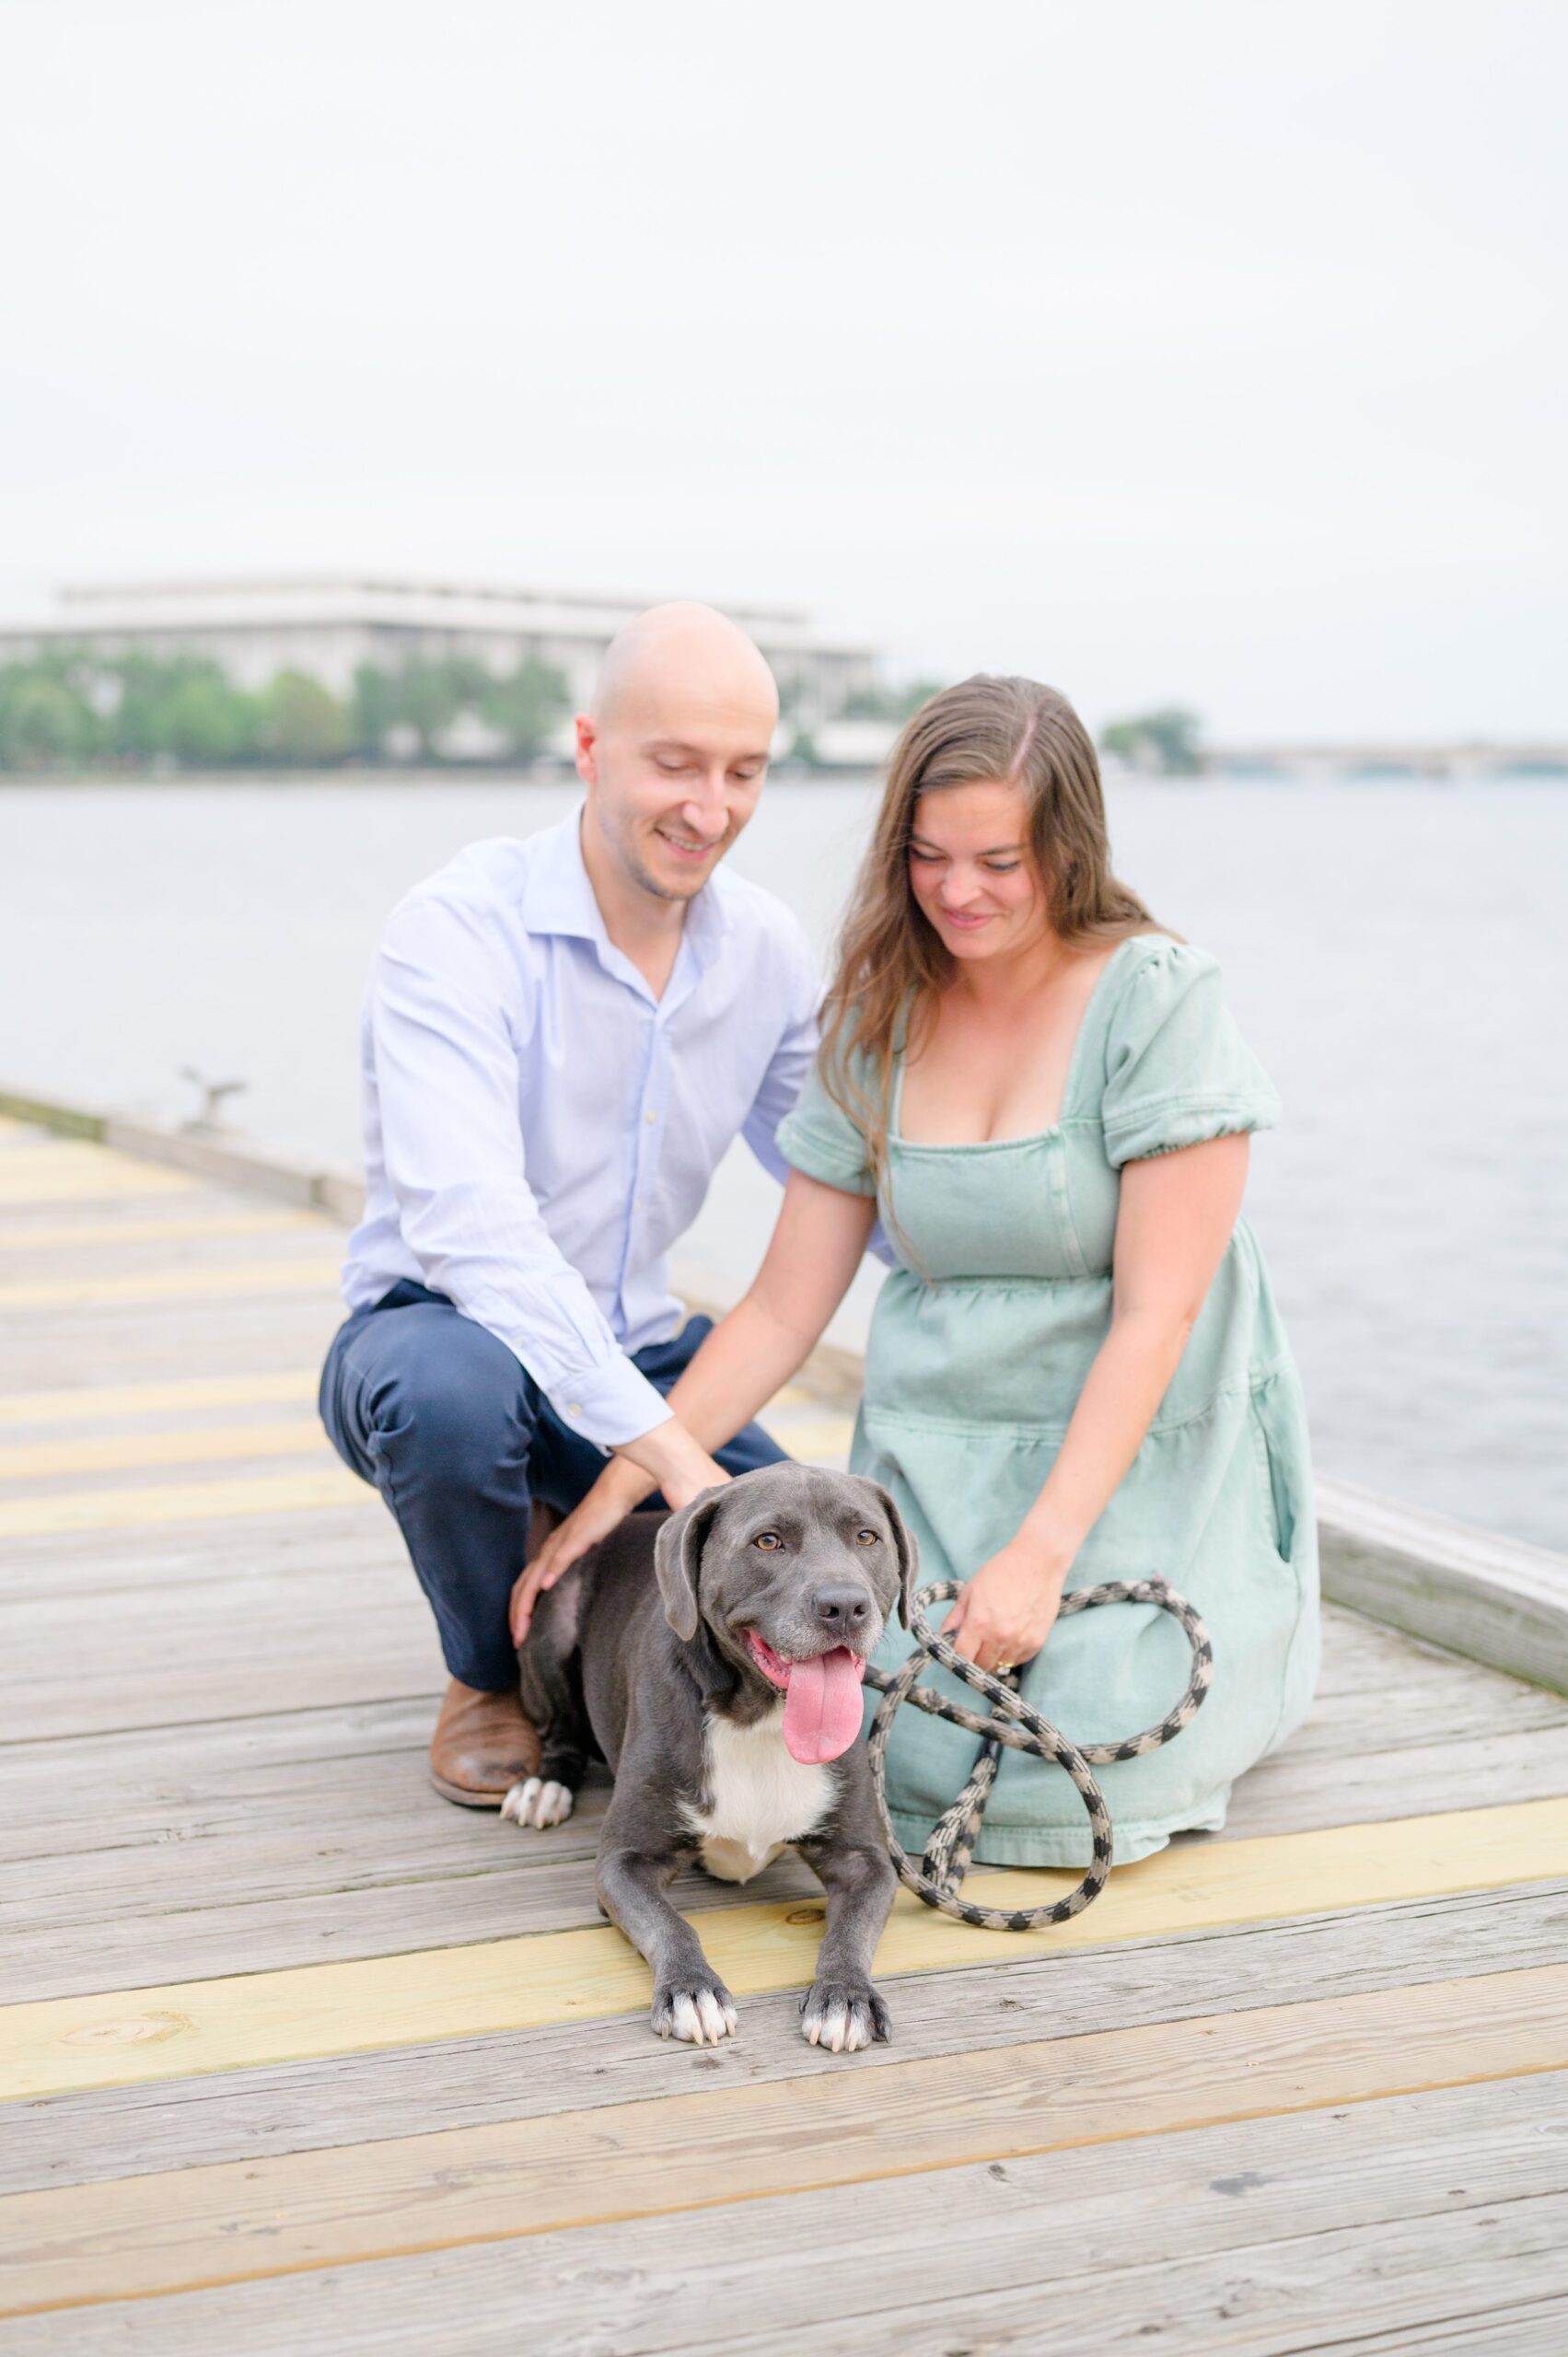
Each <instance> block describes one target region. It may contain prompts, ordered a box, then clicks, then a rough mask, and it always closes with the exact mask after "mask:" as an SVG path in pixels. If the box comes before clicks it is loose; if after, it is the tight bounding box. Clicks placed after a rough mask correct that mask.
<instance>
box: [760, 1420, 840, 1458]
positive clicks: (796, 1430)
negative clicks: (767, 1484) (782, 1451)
mask: <svg viewBox="0 0 1568 2357" xmlns="http://www.w3.org/2000/svg"><path fill="white" fill-rule="evenodd" d="M762 1414H763V1417H764V1419H765V1421H766V1422H767V1426H768V1430H769V1431H770V1432H771V1433H772V1436H773V1438H774V1439H775V1440H776V1441H777V1442H778V1445H779V1446H780V1447H781V1448H787V1449H788V1451H789V1453H790V1455H791V1456H792V1457H799V1458H800V1459H801V1461H802V1462H803V1463H806V1462H808V1461H810V1460H813V1459H815V1458H818V1457H835V1458H836V1457H847V1456H848V1455H849V1448H850V1443H851V1441H852V1440H853V1439H854V1417H853V1416H833V1417H816V1418H813V1419H811V1420H810V1421H807V1420H806V1419H804V1418H801V1419H798V1420H796V1419H794V1418H791V1417H788V1416H775V1415H772V1414H770V1413H769V1411H768V1410H767V1409H764V1410H763V1411H762Z"/></svg>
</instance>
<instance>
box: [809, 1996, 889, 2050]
mask: <svg viewBox="0 0 1568 2357" xmlns="http://www.w3.org/2000/svg"><path fill="white" fill-rule="evenodd" d="M800 2034H801V2036H802V2038H806V2039H807V2041H808V2043H809V2044H811V2045H812V2046H825V2047H826V2048H827V2049H828V2051H829V2052H830V2054H853V2053H854V2051H855V2049H856V2048H857V2047H861V2046H871V2045H874V2044H881V2045H885V2044H886V2043H887V2042H888V2040H889V2039H890V2038H891V2037H892V2035H893V2026H892V2024H891V2022H890V2021H889V2018H888V2008H887V2006H886V2005H885V2004H884V2003H882V2000H881V1998H880V1997H879V1996H878V1995H877V1991H876V1990H875V1989H873V1987H872V1986H871V1983H870V1981H869V1980H819V1981H818V1982H816V1984H815V1985H814V1986H813V1987H812V1988H810V1989H808V1990H807V1992H806V1994H805V1996H804V1997H803V1998H802V1999H801V2001H800Z"/></svg>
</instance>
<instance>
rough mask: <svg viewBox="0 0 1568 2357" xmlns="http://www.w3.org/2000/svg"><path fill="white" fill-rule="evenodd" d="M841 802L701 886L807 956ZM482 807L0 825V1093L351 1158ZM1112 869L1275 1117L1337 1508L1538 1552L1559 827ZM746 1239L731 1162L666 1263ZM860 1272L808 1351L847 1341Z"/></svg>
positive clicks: (503, 807) (1421, 792) (95, 817)
mask: <svg viewBox="0 0 1568 2357" xmlns="http://www.w3.org/2000/svg"><path fill="white" fill-rule="evenodd" d="M874 793H875V788H874V787H873V786H872V785H871V784H868V783H865V782H861V783H857V784H834V785H806V784H794V783H790V782H788V781H784V780H775V781H774V782H773V783H772V784H771V785H770V786H769V787H768V789H767V792H766V794H765V795H764V796H763V800H762V804H761V809H760V810H759V813H758V815H757V818H756V819H754V821H753V822H752V825H751V828H750V830H749V832H748V834H747V835H746V836H745V837H744V839H743V840H742V842H740V844H739V845H738V847H737V849H736V851H735V853H733V854H732V856H733V858H734V861H735V864H736V865H737V866H738V867H739V868H741V869H742V870H743V871H744V872H746V873H747V874H749V875H751V876H753V877H756V878H758V880H759V881H761V882H763V883H765V884H767V885H769V886H770V887H771V888H772V889H774V890H775V891H778V892H781V893H782V894H783V895H784V898H785V899H787V900H789V901H790V902H791V903H792V905H793V906H794V907H795V908H796V909H797V910H798V911H799V912H800V914H801V916H802V918H803V920H804V921H805V923H807V927H808V928H809V930H810V931H811V933H812V934H813V935H814V936H815V937H816V939H817V940H818V941H819V943H823V944H825V943H826V941H827V939H828V938H829V936H830V933H831V929H832V925H833V922H834V919H835V917H836V914H837V911H838V908H839V905H840V903H841V901H842V897H843V894H844V892H845V890H846V888H847V887H848V883H849V880H850V877H851V875H852V872H853V868H854V859H855V855H856V853H857V851H858V848H859V845H860V842H861V841H862V839H863V836H864V831H865V827H866V824H867V821H868V818H869V813H870V809H871V807H872V802H873V799H874ZM573 798H574V790H573V789H572V788H570V787H568V786H566V785H560V786H554V785H536V784H527V785H523V784H515V783H505V782H502V783H494V782H486V783H484V784H462V783H448V782H445V781H443V782H439V783H433V782H432V783H423V784H422V783H412V782H411V783H385V782H377V783H371V784H342V783H337V782H330V783H310V784H270V783H257V784H241V785H237V784H228V783H223V784H205V785H200V784H195V783H193V782H192V783H182V784H167V785H157V784H145V785H144V784H137V785H124V786H122V785H116V786H100V785H92V786H80V787H71V788H61V787H38V786H11V787H7V788H6V789H5V790H4V791H3V792H0V1086H7V1085H8V1086H15V1087H20V1088H28V1089H32V1090H34V1091H36V1092H37V1093H38V1094H40V1095H46V1096H54V1097H65V1098H69V1099H73V1100H75V1101H78V1102H80V1103H83V1104H86V1105H89V1106H93V1107H103V1106H107V1107H113V1108H115V1109H121V1110H126V1111H130V1110H134V1111H139V1112H142V1113H145V1114H149V1115H153V1116H156V1117H157V1118H160V1119H169V1118H179V1117H180V1116H182V1115H183V1114H185V1113H186V1112H188V1111H190V1110H191V1109H192V1105H193V1097H192V1092H191V1091H190V1090H189V1089H188V1088H186V1087H183V1086H181V1085H180V1082H179V1080H178V1077H177V1074H178V1071H179V1067H180V1065H182V1064H192V1065H195V1066H196V1067H197V1068H199V1069H200V1070H201V1071H203V1073H205V1074H207V1075H209V1076H210V1077H213V1078H217V1079H226V1078H229V1077H232V1076H238V1077H241V1078H243V1079H245V1080H246V1081H248V1083H249V1084H250V1086H249V1091H248V1094H247V1095H246V1096H245V1097H242V1098H241V1099H239V1100H238V1108H237V1110H238V1118H239V1119H241V1120H243V1122H244V1125H245V1127H246V1128H247V1129H248V1130H249V1131H250V1132H251V1133H252V1134H253V1135H255V1136H257V1137H259V1138H261V1139H263V1140H265V1141H266V1142H267V1143H268V1144H272V1145H275V1146H278V1147H283V1148H286V1149H289V1150H292V1151H296V1152H300V1153H305V1154H308V1155H314V1156H317V1157H319V1158H320V1159H321V1160H324V1161H326V1162H329V1163H333V1164H337V1165H345V1166H352V1165H353V1164H354V1162H355V1161H356V1158H357V1154H356V1148H357V1114H356V1106H355V1040H354V1023H355V1009H356V1005H357V1001H358V996H359V992H360V987H361V983H362V981H363V977H364V973H365V970H366V963H367V961H368V959H369V957H370V954H371V951H372V949H373V946H374V944H375V941H376V937H377V929H378V926H379V923H380V922H381V919H382V916H383V914H384V912H385V911H386V910H387V908H388V907H389V905H390V903H391V902H392V900H394V899H395V898H396V897H397V896H398V894H399V893H400V892H401V891H402V890H403V889H404V888H405V887H406V886H407V885H409V884H411V883H412V882H413V881H414V880H415V879H416V878H417V877H420V876H422V875H424V874H425V873H426V872H427V871H428V870H429V869H430V868H432V867H434V866H436V865H438V864H439V863H440V862H441V861H442V860H443V859H444V858H445V857H446V856H447V854H448V853H450V852H451V851H452V850H454V849H455V848H456V847H457V846H458V845H459V844H461V843H463V842H470V841H471V840H473V839H474V838H475V837H476V836H481V835H491V834H521V833H527V832H528V831H530V830H532V829H533V828H535V827H538V826H542V825H545V824H547V823H548V822H549V821H550V820H552V819H554V818H556V817H557V816H558V815H560V813H562V812H563V810H565V809H566V808H568V807H570V805H571V802H572V800H573ZM1111 823H1112V831H1113V837H1114V842H1115V847H1116V856H1117V863H1118V865H1119V866H1120V868H1121V871H1122V873H1123V874H1124V875H1126V876H1127V877H1128V878H1129V879H1130V880H1131V881H1132V882H1133V883H1134V884H1135V885H1137V887H1138V888H1140V890H1142V892H1143V893H1144V897H1145V899H1146V900H1148V901H1149V903H1150V905H1151V906H1152V907H1153V908H1154V909H1155V910H1156V911H1157V912H1158V913H1159V914H1160V915H1161V916H1162V917H1163V918H1164V919H1165V920H1166V921H1167V923H1170V924H1172V925H1174V926H1175V927H1177V929H1178V930H1179V931H1180V932H1182V933H1184V934H1186V935H1188V936H1189V937H1190V938H1191V939H1192V940H1194V941H1197V942H1200V943H1202V946H1204V947H1206V948H1209V949H1212V950H1214V952H1215V953H1216V954H1217V955H1218V956H1219V957H1220V958H1222V959H1223V961H1224V963H1225V970H1226V975H1227V980H1228V987H1229V992H1230V996H1231V1001H1232V1004H1233V1005H1234V1006H1235V1008H1236V1010H1237V1014H1238V1016H1239V1017H1240V1019H1241V1023H1242V1026H1243V1028H1244V1029H1245V1030H1246V1032H1247V1034H1248V1036H1249V1039H1251V1041H1252V1043H1253V1045H1254V1046H1255V1047H1256V1048H1257V1050H1258V1051H1259V1052H1260V1055H1261V1056H1262V1058H1263V1061H1264V1062H1265V1063H1266V1064H1267V1065H1268V1067H1269V1069H1270V1071H1271V1072H1272V1075H1273V1077H1274V1079H1275V1081H1276V1082H1277V1084H1278V1086H1279V1087H1280V1090H1281V1093H1282V1095H1283V1098H1284V1103H1285V1120H1284V1125H1283V1128H1282V1129H1281V1130H1280V1131H1278V1132H1273V1133H1272V1134H1270V1135H1269V1136H1266V1137H1263V1138H1260V1139H1259V1140H1258V1141H1257V1142H1256V1144H1255V1147H1254V1155H1253V1177H1252V1182H1251V1187H1250V1191H1249V1213H1250V1216H1251V1218H1252V1220H1253V1223H1254V1225H1255V1226H1256V1227H1257V1229H1258V1232H1259V1234H1260V1238H1261V1241H1262V1244H1263V1248H1264V1250H1265V1252H1266V1253H1267V1255H1268V1258H1269V1260H1270V1263H1271V1266H1272V1271H1273V1273H1274V1279H1275V1283H1276V1285H1277V1288H1278V1291H1279V1294H1280V1297H1281V1300H1282V1303H1283V1307H1284V1311H1285V1315H1286V1318H1287V1319H1288V1320H1289V1323H1290V1327H1291V1330H1292V1334H1293V1338H1294V1341H1295V1348H1296V1352H1297V1355H1298V1357H1299V1358H1300V1361H1301V1364H1302V1369H1303V1373H1304V1376H1305V1377H1306V1382H1307V1395H1308V1401H1309V1405H1310V1409H1311V1412H1312V1419H1313V1424H1314V1429H1315V1434H1316V1443H1317V1448H1318V1460H1319V1462H1320V1464H1321V1465H1322V1466H1323V1467H1324V1468H1325V1469H1327V1470H1329V1471H1330V1472H1333V1473H1336V1474H1338V1475H1341V1476H1342V1477H1343V1478H1346V1479H1349V1480H1358V1481H1363V1482H1365V1483H1366V1484H1367V1485H1369V1486H1371V1487H1373V1488H1376V1489H1379V1490H1382V1491H1385V1492H1388V1493H1389V1494H1391V1495H1395V1496H1400V1497H1404V1498H1407V1499H1409V1500H1411V1501H1413V1502H1416V1503H1420V1504H1427V1505H1431V1506H1434V1507H1436V1508H1439V1509H1441V1510H1443V1511H1446V1512H1448V1513H1451V1514H1456V1515H1460V1516H1462V1517H1464V1518H1465V1519H1467V1520H1469V1521H1472V1522H1476V1523H1481V1524H1483V1525H1486V1526H1488V1527H1493V1528H1496V1529H1499V1530H1504V1531H1510V1532H1513V1533H1514V1534H1516V1536H1518V1537H1521V1538H1531V1539H1535V1540H1536V1541H1538V1542H1539V1543H1540V1544H1543V1545H1546V1546H1551V1547H1557V1548H1563V1549H1568V1446H1565V1442H1568V1432H1565V1428H1564V1427H1565V1418H1564V1402H1565V1400H1568V1232H1565V1226H1564V1185H1563V1174H1564V1168H1565V1165H1568V1086H1565V1083H1568V1055H1565V1052H1564V1048H1563V1044H1562V1006H1563V1004H1564V1001H1565V997H1568V987H1565V986H1568V933H1565V928H1564V925H1563V923H1562V907H1563V903H1564V899H1565V896H1568V794H1564V793H1562V791H1561V790H1554V789H1552V788H1551V787H1549V786H1539V787H1536V786H1529V785H1487V786H1475V787H1444V786H1430V785H1423V784H1403V783H1379V784H1362V785H1358V786H1351V785H1346V786H1340V787H1325V788H1319V789H1307V788H1300V787H1277V788H1270V787H1266V786H1258V785H1236V784H1206V783H1192V784H1187V783H1182V784H1153V783H1136V784H1132V783H1128V784H1118V785H1114V786H1113V787H1112V788H1111ZM776 1201H777V1196H776V1190H774V1189H773V1187H772V1183H771V1182H770V1181H768V1180H767V1179H763V1178H762V1177H761V1174H760V1173H759V1172H757V1171H756V1169H755V1167H754V1166H752V1165H751V1164H750V1163H749V1159H748V1158H747V1157H746V1156H745V1155H744V1153H742V1154H741V1155H738V1156H734V1157H732V1158H731V1160H730V1161H729V1162H728V1163H726V1166H725V1167H724V1169H723V1170H722V1171H721V1172H720V1174H719V1178H718V1179H717V1180H716V1181H715V1185H714V1190H713V1193H712V1195H711V1196H710V1198H709V1202H708V1205H707V1207H706V1209H705V1210H704V1213H703V1219H702V1222H701V1223H700V1225H699V1228H698V1229H697V1230H696V1231H695V1232H694V1234H693V1237H692V1239H691V1247H690V1249H689V1253H688V1256H687V1258H688V1263H689V1264H690V1265H693V1266H696V1267H698V1268H700V1269H703V1270H707V1271H712V1272H713V1273H714V1276H716V1277H717V1278H718V1279H719V1280H721V1281H723V1282H726V1283H731V1284H734V1283H740V1282H742V1281H743V1280H744V1279H745V1277H746V1276H747V1275H748V1274H749V1271H750V1270H751V1268H752V1267H753V1266H754V1265H755V1262H756V1259H757V1256H758V1254H759V1252H760V1250H761V1245H762V1243H763V1241H764V1239H765V1237H766V1235H767V1231H768V1226H769V1224H770V1222H771V1218H772V1207H773V1205H774V1204H775V1202H776ZM873 1289H874V1288H873V1286H872V1283H871V1279H870V1276H869V1272H868V1273H867V1276H866V1278H865V1280H863V1282H862V1284H861V1285H860V1287H859V1288H858V1289H857V1293H856V1295H854V1297H853V1298H852V1302H851V1304H850V1306H849V1308H848V1311H847V1313H846V1318H845V1321H844V1325H843V1327H842V1329H841V1331H843V1332H845V1333H847V1334H853V1332H854V1330H855V1328H856V1325H857V1323H859V1322H861V1321H863V1319H864V1315H865V1307H866V1303H867V1300H868V1297H869V1294H870V1292H871V1290H873Z"/></svg>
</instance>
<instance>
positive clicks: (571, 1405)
mask: <svg viewBox="0 0 1568 2357" xmlns="http://www.w3.org/2000/svg"><path fill="white" fill-rule="evenodd" d="M582 1412H583V1403H582V1401H581V1400H580V1399H568V1400H567V1402H566V1413H567V1414H568V1415H569V1416H580V1415H581V1414H582Z"/></svg>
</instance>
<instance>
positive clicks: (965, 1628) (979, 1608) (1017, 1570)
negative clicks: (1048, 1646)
mask: <svg viewBox="0 0 1568 2357" xmlns="http://www.w3.org/2000/svg"><path fill="white" fill-rule="evenodd" d="M1072 1561H1073V1558H1072V1554H1071V1552H1070V1551H1068V1550H1064V1549H1063V1548H1062V1547H1061V1546H1059V1545H1056V1544H1053V1543H1051V1541H1049V1540H1041V1539H1039V1538H1034V1537H1033V1536H1032V1535H1031V1534H1030V1533H1028V1531H1025V1530H1021V1531H1020V1532H1019V1533H1018V1535H1017V1537H1016V1538H1012V1539H1009V1540H1008V1542H1007V1544H1006V1546H1005V1547H1004V1548H1002V1549H1001V1550H999V1552H998V1553H996V1554H994V1555H993V1556H992V1558H991V1560H990V1562H986V1563H982V1564H981V1567H980V1569H979V1571H978V1572H976V1573H975V1575H974V1577H973V1579H971V1580H970V1583H969V1585H968V1586H967V1587H966V1588H965V1589H964V1592H963V1594H962V1596H958V1598H957V1599H956V1600H955V1602H954V1605H953V1608H952V1610H951V1611H950V1612H949V1613H948V1615H947V1619H946V1620H944V1621H943V1623H942V1629H943V1633H944V1635H946V1636H948V1637H950V1638H951V1639H952V1641H953V1643H954V1645H955V1646H956V1647H957V1648H958V1652H959V1653H961V1654H963V1655H966V1656H967V1658H968V1659H969V1660H970V1661H972V1662H973V1663H974V1664H975V1666H976V1667H977V1668H980V1669H991V1670H1002V1669H1014V1668H1016V1667H1018V1666H1019V1665H1020V1664H1022V1663H1024V1662H1026V1661H1032V1660H1033V1659H1034V1657H1035V1655H1036V1654H1038V1653H1039V1651H1040V1647H1041V1646H1042V1645H1043V1644H1044V1643H1045V1641H1046V1639H1047V1637H1049V1636H1050V1634H1051V1629H1052V1627H1053V1626H1054V1624H1055V1620H1056V1615H1057V1613H1058V1611H1059V1610H1060V1609H1061V1605H1062V1590H1063V1584H1064V1583H1065V1581H1066V1577H1067V1573H1068V1572H1069V1570H1070V1569H1071V1567H1072Z"/></svg>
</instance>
